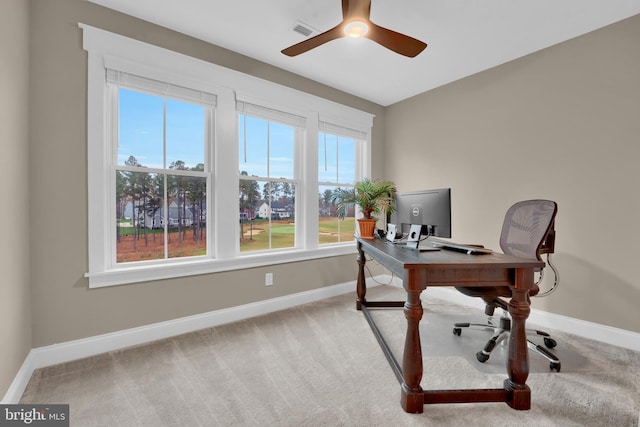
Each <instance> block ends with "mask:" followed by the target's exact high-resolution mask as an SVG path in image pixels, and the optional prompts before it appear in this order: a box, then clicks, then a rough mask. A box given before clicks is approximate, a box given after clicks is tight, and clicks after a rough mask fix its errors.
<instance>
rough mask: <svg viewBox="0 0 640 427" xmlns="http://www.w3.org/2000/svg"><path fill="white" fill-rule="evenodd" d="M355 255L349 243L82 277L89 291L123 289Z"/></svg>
mask: <svg viewBox="0 0 640 427" xmlns="http://www.w3.org/2000/svg"><path fill="white" fill-rule="evenodd" d="M355 253H356V246H355V244H353V243H349V244H340V245H332V246H328V247H323V248H319V249H314V250H290V251H280V252H277V253H268V254H265V253H261V254H260V255H254V254H250V255H244V254H243V255H240V256H238V257H236V258H233V259H225V260H220V259H213V260H211V259H206V260H193V261H180V262H175V263H168V264H151V265H150V264H146V265H141V266H133V267H132V266H127V267H122V268H114V269H112V270H109V271H105V272H97V273H91V272H89V273H86V274H85V277H87V278H88V279H89V288H102V287H106V286H117V285H125V284H130V283H140V282H148V281H152V280H163V279H174V278H178V277H187V276H196V275H200V274H210V273H219V272H222V271H231V270H241V269H246V268H255V267H262V266H266V265H274V264H286V263H290V262H297V261H306V260H312V259H318V258H328V257H333V256H340V255H351V254H355Z"/></svg>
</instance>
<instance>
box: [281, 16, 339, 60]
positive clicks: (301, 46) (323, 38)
mask: <svg viewBox="0 0 640 427" xmlns="http://www.w3.org/2000/svg"><path fill="white" fill-rule="evenodd" d="M340 37H344V32H343V31H342V23H340V24H339V25H336V26H335V27H333V28H332V29H330V30H328V31H325V32H324V33H320V34H318V35H317V36H315V37H311V38H310V39H307V40H303V41H301V42H300V43H296V44H294V45H293V46H289V47H288V48H286V49H283V50H282V53H284V54H285V55H287V56H296V55H300V54H301V53H304V52H306V51H308V50H311V49H313V48H316V47H318V46H320V45H323V44H325V43H327V42H330V41H331V40H335V39H339V38H340Z"/></svg>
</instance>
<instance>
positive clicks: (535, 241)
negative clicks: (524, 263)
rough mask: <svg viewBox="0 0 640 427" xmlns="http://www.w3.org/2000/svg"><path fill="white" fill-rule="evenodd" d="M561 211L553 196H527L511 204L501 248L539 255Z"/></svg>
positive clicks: (520, 254) (512, 252)
mask: <svg viewBox="0 0 640 427" xmlns="http://www.w3.org/2000/svg"><path fill="white" fill-rule="evenodd" d="M557 212H558V206H557V204H556V203H555V202H553V201H551V200H540V199H538V200H525V201H523V202H518V203H516V204H515V205H513V206H511V207H510V208H509V210H508V211H507V213H506V214H505V217H504V223H503V224H502V233H501V234H500V248H501V249H502V252H504V253H505V254H507V255H513V256H517V257H520V258H527V259H538V260H542V258H541V257H540V253H541V248H542V246H543V244H544V243H545V237H546V236H547V235H549V233H550V231H551V229H552V227H553V222H554V219H555V216H556V213H557Z"/></svg>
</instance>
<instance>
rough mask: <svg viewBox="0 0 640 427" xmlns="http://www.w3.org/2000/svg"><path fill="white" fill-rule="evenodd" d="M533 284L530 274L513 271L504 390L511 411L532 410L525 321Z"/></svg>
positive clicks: (528, 272) (528, 270) (528, 310)
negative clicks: (507, 395) (508, 395)
mask: <svg viewBox="0 0 640 427" xmlns="http://www.w3.org/2000/svg"><path fill="white" fill-rule="evenodd" d="M528 284H533V270H530V269H518V270H516V280H515V286H513V287H511V301H510V302H509V313H510V314H511V334H510V337H509V359H508V361H507V373H508V374H509V379H507V380H505V382H504V388H505V389H506V390H509V391H510V392H511V393H512V398H511V401H509V402H507V403H508V404H509V406H511V407H512V408H514V409H530V408H531V390H530V389H529V386H527V385H526V382H527V377H528V376H529V350H528V349H527V335H526V331H525V321H526V319H527V317H529V312H530V311H531V309H530V307H529V298H528V294H529V285H528Z"/></svg>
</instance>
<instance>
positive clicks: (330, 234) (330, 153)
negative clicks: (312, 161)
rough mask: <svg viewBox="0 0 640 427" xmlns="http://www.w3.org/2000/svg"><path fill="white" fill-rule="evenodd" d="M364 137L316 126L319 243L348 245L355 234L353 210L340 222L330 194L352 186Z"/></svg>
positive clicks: (328, 126) (324, 125)
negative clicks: (318, 131)
mask: <svg viewBox="0 0 640 427" xmlns="http://www.w3.org/2000/svg"><path fill="white" fill-rule="evenodd" d="M364 138H365V135H363V134H362V133H360V132H357V131H353V130H350V129H344V128H341V127H339V126H334V125H333V126H332V125H331V124H329V123H320V133H319V136H318V188H319V194H318V223H319V236H318V238H319V242H320V244H332V243H340V242H349V241H352V240H353V235H354V233H355V215H356V213H355V207H353V208H352V209H350V210H348V212H347V215H346V216H345V218H344V219H343V220H340V219H339V218H338V217H337V214H336V206H335V205H334V204H333V203H332V202H331V194H332V193H333V192H334V191H335V190H336V189H337V188H349V187H353V186H354V184H355V182H356V177H357V171H358V158H359V153H360V152H361V151H362V150H361V146H362V144H363V140H364Z"/></svg>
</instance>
